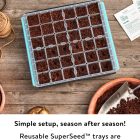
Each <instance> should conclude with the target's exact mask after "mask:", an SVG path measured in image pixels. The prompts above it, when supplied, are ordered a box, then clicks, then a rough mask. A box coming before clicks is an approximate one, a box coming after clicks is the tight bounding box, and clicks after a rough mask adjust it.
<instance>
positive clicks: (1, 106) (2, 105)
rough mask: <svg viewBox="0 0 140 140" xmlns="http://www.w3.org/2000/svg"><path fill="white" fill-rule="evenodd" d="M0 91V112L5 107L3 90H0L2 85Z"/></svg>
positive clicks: (0, 86)
mask: <svg viewBox="0 0 140 140" xmlns="http://www.w3.org/2000/svg"><path fill="white" fill-rule="evenodd" d="M0 91H1V105H0V112H2V111H3V108H4V106H5V93H4V90H3V88H2V85H1V84H0Z"/></svg>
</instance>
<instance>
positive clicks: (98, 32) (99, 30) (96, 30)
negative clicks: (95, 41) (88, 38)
mask: <svg viewBox="0 0 140 140" xmlns="http://www.w3.org/2000/svg"><path fill="white" fill-rule="evenodd" d="M93 33H94V36H95V37H97V36H99V35H104V29H103V27H102V26H100V27H96V28H93Z"/></svg>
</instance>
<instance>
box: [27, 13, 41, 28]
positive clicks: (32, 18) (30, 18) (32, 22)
mask: <svg viewBox="0 0 140 140" xmlns="http://www.w3.org/2000/svg"><path fill="white" fill-rule="evenodd" d="M27 20H28V25H29V26H33V25H38V24H39V19H38V15H33V16H28V17H27Z"/></svg>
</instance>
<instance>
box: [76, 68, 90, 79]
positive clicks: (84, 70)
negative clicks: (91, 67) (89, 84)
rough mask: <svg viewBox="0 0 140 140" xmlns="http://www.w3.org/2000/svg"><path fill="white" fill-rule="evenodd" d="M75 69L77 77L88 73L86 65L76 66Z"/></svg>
mask: <svg viewBox="0 0 140 140" xmlns="http://www.w3.org/2000/svg"><path fill="white" fill-rule="evenodd" d="M76 70H77V76H78V77H80V76H85V75H87V74H88V72H87V68H86V66H78V67H77V68H76Z"/></svg>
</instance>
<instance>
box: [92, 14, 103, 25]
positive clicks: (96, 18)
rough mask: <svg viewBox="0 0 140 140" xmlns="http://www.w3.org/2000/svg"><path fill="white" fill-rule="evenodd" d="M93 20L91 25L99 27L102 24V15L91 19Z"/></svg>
mask: <svg viewBox="0 0 140 140" xmlns="http://www.w3.org/2000/svg"><path fill="white" fill-rule="evenodd" d="M90 20H91V24H92V25H98V24H102V20H101V17H100V15H94V16H91V17H90Z"/></svg>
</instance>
